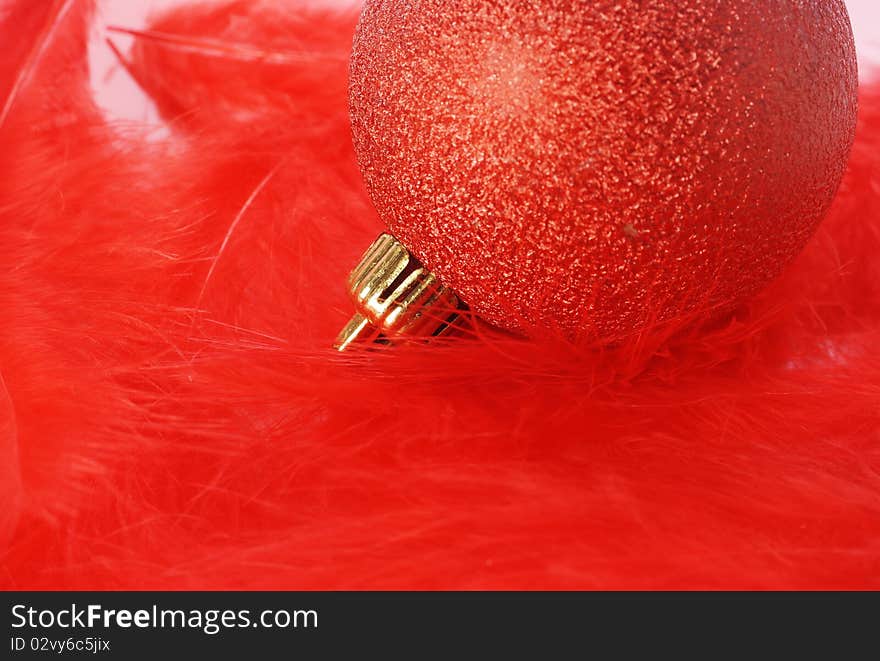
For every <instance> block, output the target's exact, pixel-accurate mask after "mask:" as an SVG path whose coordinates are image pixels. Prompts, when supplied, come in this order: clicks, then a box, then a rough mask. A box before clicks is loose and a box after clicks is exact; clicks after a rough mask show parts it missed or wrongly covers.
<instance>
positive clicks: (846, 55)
mask: <svg viewBox="0 0 880 661" xmlns="http://www.w3.org/2000/svg"><path fill="white" fill-rule="evenodd" d="M856 90H857V71H856V58H855V47H854V44H853V37H852V31H851V28H850V24H849V19H848V16H847V13H846V10H845V8H844V4H843V2H841V1H839V0H654V1H652V2H639V1H636V0H623V1H620V0H614V1H613V2H612V1H611V0H533V1H531V2H522V1H519V0H459V1H458V2H448V1H446V0H419V1H417V2H414V1H412V0H382V1H378V0H367V2H366V6H365V8H364V12H363V15H362V17H361V21H360V25H359V28H358V31H357V36H356V38H355V45H354V52H353V55H352V61H351V115H352V124H353V130H354V142H355V147H356V150H357V155H358V159H359V162H360V164H361V167H362V170H363V173H364V176H365V179H366V182H367V185H368V187H369V190H370V193H371V195H372V198H373V201H374V202H375V204H376V207H377V209H378V211H379V214H380V215H381V217H382V218H383V220H384V221H385V222H386V223H387V224H388V226H389V228H390V230H391V232H392V233H393V234H394V235H395V236H397V237H398V238H399V239H400V240H401V241H403V242H404V243H405V244H406V245H407V246H408V247H409V248H410V249H411V250H412V251H413V252H414V253H415V254H416V255H417V256H418V257H419V258H420V259H421V260H422V261H423V262H424V263H425V264H426V265H427V266H428V267H429V268H430V269H432V270H434V271H435V272H436V273H437V274H438V275H439V276H440V278H441V279H442V280H443V281H444V282H445V283H446V284H448V285H450V286H451V287H453V288H454V289H455V290H456V291H458V292H459V294H460V295H461V296H462V298H463V299H464V300H465V301H466V302H467V303H468V304H469V305H470V306H471V307H472V308H473V309H474V310H475V311H476V312H477V313H479V314H480V315H482V316H483V317H484V318H486V319H487V320H489V321H491V322H494V323H495V324H498V325H500V326H504V327H507V328H512V329H520V330H527V331H528V330H531V331H540V330H542V329H544V330H547V329H550V330H561V331H563V332H564V333H565V334H567V335H568V336H570V337H575V336H577V337H591V338H597V337H601V338H613V337H620V336H622V335H625V334H627V333H629V332H631V331H633V330H634V329H638V328H640V327H643V326H644V325H645V324H648V323H650V322H652V321H657V320H664V319H670V318H672V317H676V316H678V315H682V314H684V313H687V312H692V311H707V310H717V309H719V308H724V307H727V306H729V305H731V304H733V303H735V302H737V301H741V300H742V299H743V298H744V297H746V296H748V295H750V294H752V293H754V292H755V291H756V290H758V289H759V288H760V287H761V286H763V285H764V284H766V283H767V282H768V281H769V280H771V279H772V278H773V277H775V276H776V275H777V274H778V273H779V272H780V271H781V269H782V267H783V266H784V265H785V264H786V263H787V262H788V261H790V260H791V259H792V258H793V257H794V256H795V255H796V254H797V253H798V252H799V251H800V250H801V249H802V248H803V246H804V244H805V243H806V242H807V240H808V239H809V238H810V236H811V235H812V234H813V231H814V230H815V229H816V226H817V224H818V223H819V222H820V221H821V219H822V217H823V215H824V214H825V212H826V210H827V209H828V206H829V204H830V202H831V200H832V198H833V196H834V194H835V192H836V190H837V187H838V185H839V183H840V180H841V177H842V175H843V172H844V168H845V166H846V162H847V158H848V154H849V150H850V147H851V144H852V141H853V135H854V130H855V119H856Z"/></svg>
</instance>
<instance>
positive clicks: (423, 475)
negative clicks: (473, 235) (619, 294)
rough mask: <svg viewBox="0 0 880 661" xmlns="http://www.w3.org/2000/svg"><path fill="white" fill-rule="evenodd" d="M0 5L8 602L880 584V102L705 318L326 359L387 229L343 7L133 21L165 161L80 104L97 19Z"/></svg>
mask: <svg viewBox="0 0 880 661" xmlns="http://www.w3.org/2000/svg"><path fill="white" fill-rule="evenodd" d="M0 17H2V19H0V43H2V44H3V49H4V57H3V58H0V109H2V110H0V172H2V173H3V174H2V177H0V263H2V265H3V268H2V269H0V315H2V323H0V376H2V382H0V499H2V502H3V503H4V504H5V506H4V507H3V509H2V510H0V584H2V585H3V586H5V587H10V588H84V589H89V588H157V589H163V588H165V589H173V588H301V589H303V588H331V589H332V588H356V589H357V588H712V587H724V588H849V587H859V588H865V587H873V588H877V587H880V579H878V577H880V261H878V259H877V255H878V254H880V172H878V164H877V158H876V155H877V154H878V153H880V87H878V86H872V85H867V86H864V87H863V89H862V92H861V117H860V125H859V131H858V137H857V143H856V146H855V151H854V154H853V158H852V163H851V166H850V170H849V173H848V175H847V178H846V180H845V182H844V185H843V189H842V191H841V193H840V195H839V198H838V200H837V202H836V204H835V207H834V210H833V212H832V215H831V217H830V218H829V219H828V220H827V221H826V222H825V224H824V225H823V227H822V229H821V231H820V233H819V235H818V236H817V237H816V238H815V240H814V241H813V242H812V243H811V245H810V246H809V248H808V250H807V252H806V253H805V254H803V255H802V257H801V258H800V259H799V260H798V261H797V262H796V263H795V264H794V265H793V266H792V267H791V268H789V269H788V271H787V272H786V274H785V275H784V277H783V278H782V279H780V280H779V281H778V282H776V283H775V284H774V285H773V286H772V287H771V288H770V289H769V290H767V291H766V292H765V293H764V294H762V295H761V296H760V297H759V298H757V299H756V300H754V301H753V302H752V303H751V304H749V305H748V306H747V307H745V308H743V309H741V310H739V311H738V312H737V314H736V315H735V316H734V317H733V318H730V319H728V320H726V321H725V322H724V323H721V324H719V325H718V326H716V327H714V328H711V329H703V330H700V331H687V330H684V331H683V330H682V329H681V328H677V327H676V328H659V329H657V328H655V329H651V330H650V332H646V333H645V334H643V335H641V336H639V337H636V338H632V339H631V340H630V341H628V342H627V344H625V345H623V346H617V347H612V348H608V347H606V348H601V347H578V346H572V345H568V344H565V343H562V342H553V341H551V340H539V341H524V340H518V339H515V338H510V337H506V336H501V335H498V334H494V333H492V332H489V331H483V330H480V331H478V332H477V333H476V334H475V336H473V337H464V338H458V339H457V340H455V341H450V342H447V343H435V344H433V345H427V346H422V345H418V346H398V347H393V348H391V349H387V350H382V351H376V352H362V353H354V354H351V355H342V356H340V355H337V354H336V353H334V351H333V350H332V349H331V348H330V345H331V343H332V341H333V338H334V336H335V333H336V331H337V330H339V328H340V327H341V326H342V325H343V324H344V322H345V321H346V318H347V316H348V314H349V312H350V306H349V304H348V302H347V299H346V294H345V290H344V279H345V276H346V274H347V272H348V270H349V269H350V268H351V267H352V266H353V265H354V264H355V263H356V261H357V259H358V257H359V256H360V253H361V252H362V251H363V250H364V249H365V247H366V246H367V245H368V244H369V243H370V241H371V240H372V239H373V238H374V237H375V235H376V234H377V233H378V232H379V231H380V229H381V227H380V224H379V222H378V220H377V218H376V217H375V213H374V212H373V210H372V208H371V206H370V204H369V202H368V200H367V198H366V196H365V193H364V190H363V185H362V182H361V178H360V175H359V173H358V170H357V167H356V164H355V162H354V158H353V155H352V149H351V144H350V133H349V127H348V115H347V106H346V85H347V81H346V78H347V56H348V51H349V48H350V39H351V33H352V30H353V27H354V24H355V20H356V10H355V8H347V9H344V10H330V9H320V8H316V7H314V6H312V5H310V4H303V3H300V4H298V5H294V6H292V7H290V6H288V7H285V8H281V7H279V6H278V3H269V2H245V1H244V0H238V1H236V2H231V3H226V4H221V5H210V6H202V5H197V6H192V7H184V8H180V9H176V10H174V11H172V12H170V13H167V14H165V15H163V16H161V17H158V18H156V19H155V20H154V21H153V22H152V24H151V25H150V26H149V28H147V29H146V30H140V31H136V32H134V33H133V34H134V43H135V46H134V48H133V49H132V50H131V51H130V52H123V51H122V50H121V49H119V48H117V53H118V55H119V57H120V60H121V61H120V66H124V67H125V68H126V70H127V72H128V73H129V74H130V75H131V76H132V77H133V78H134V79H135V80H136V81H137V82H138V84H139V85H140V86H141V87H142V88H143V90H144V91H145V92H146V93H147V94H148V95H149V96H150V97H151V98H152V99H153V101H154V102H155V104H156V106H157V108H158V109H159V110H160V112H161V114H162V116H163V118H164V120H165V121H166V123H167V126H168V127H169V128H168V135H167V136H166V137H162V138H161V139H160V138H156V136H155V135H154V133H155V132H152V133H151V129H149V128H147V127H138V126H132V125H122V124H120V123H118V122H113V121H111V120H109V119H108V118H107V116H106V113H104V112H103V111H102V110H101V109H100V108H99V107H97V105H96V104H95V101H94V99H93V95H92V92H91V88H90V85H89V71H88V65H87V48H88V43H89V41H88V35H89V31H88V30H89V26H90V25H91V21H92V14H91V10H90V7H89V6H88V3H86V2H82V1H78V0H59V1H57V2H32V1H31V0H20V1H16V2H9V1H8V0H7V1H6V2H5V3H4V2H0ZM129 34H132V33H131V32H129ZM120 36H121V33H120V31H119V30H111V31H109V32H108V34H107V35H106V37H107V38H108V39H110V41H111V42H112V43H114V44H115V43H116V42H117V40H118V39H119V38H120Z"/></svg>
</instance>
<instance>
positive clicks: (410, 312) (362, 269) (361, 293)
mask: <svg viewBox="0 0 880 661" xmlns="http://www.w3.org/2000/svg"><path fill="white" fill-rule="evenodd" d="M348 289H349V294H350V296H351V299H352V302H353V303H354V304H355V308H356V310H357V312H356V314H355V315H354V317H352V318H351V320H350V321H349V322H348V324H347V325H346V326H345V328H343V329H342V332H341V333H340V334H339V336H338V337H337V338H336V342H335V343H334V345H333V346H334V348H335V349H337V350H338V351H346V350H347V349H349V348H351V347H352V346H353V345H355V344H364V343H381V344H388V343H390V342H391V341H393V340H397V339H402V338H430V337H437V336H439V335H443V334H445V333H447V332H448V331H449V330H450V329H451V327H452V325H453V324H454V323H455V321H456V320H457V319H458V317H459V315H460V313H461V311H462V310H463V308H464V306H463V305H462V303H461V301H460V300H459V298H458V296H457V295H456V294H455V292H453V291H452V290H451V289H450V288H449V287H446V286H445V285H443V284H442V283H441V282H440V280H439V279H438V278H437V276H435V275H434V274H433V273H431V272H430V271H429V270H428V269H426V268H425V267H424V266H423V265H422V263H421V262H419V260H417V259H416V258H415V257H413V255H412V254H411V253H410V252H409V250H407V249H406V246H404V245H403V244H402V243H401V242H400V241H398V240H397V239H395V238H394V237H393V236H391V235H390V234H382V235H381V236H379V238H378V239H376V241H375V242H374V243H373V245H372V246H370V248H369V249H368V250H367V252H366V253H364V256H363V258H361V262H360V264H358V265H357V267H356V268H355V269H354V270H353V271H352V272H351V275H350V276H349V278H348Z"/></svg>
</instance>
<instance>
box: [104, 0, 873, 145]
mask: <svg viewBox="0 0 880 661" xmlns="http://www.w3.org/2000/svg"><path fill="white" fill-rule="evenodd" d="M205 1H207V2H210V1H211V0H202V2H205ZM220 1H222V0H220ZM254 1H255V2H256V1H260V0H254ZM262 1H264V2H265V1H269V0H262ZM271 1H274V2H282V1H285V0H271ZM295 1H301V0H291V4H293V3H294V2H295ZM313 1H315V2H316V3H317V2H324V3H325V4H331V5H351V4H353V3H354V2H357V0H313ZM183 2H186V0H99V8H100V11H99V20H98V24H97V26H96V28H95V32H96V33H95V39H93V44H92V52H91V67H92V86H93V89H94V91H95V98H96V99H97V101H98V103H99V105H100V106H101V107H102V108H103V109H104V110H105V111H106V112H107V114H108V116H109V117H112V118H114V119H119V120H128V121H134V122H138V123H148V124H153V125H156V127H157V129H159V131H160V133H161V124H160V122H159V120H158V117H157V115H156V112H155V109H154V108H153V107H152V106H151V104H150V103H149V102H148V101H147V100H146V99H145V98H144V97H143V95H142V94H141V93H140V90H139V89H138V87H137V86H136V85H135V84H134V83H133V82H132V80H131V79H130V78H129V77H128V75H127V74H126V73H125V71H124V70H123V69H122V68H121V67H120V66H119V65H118V63H117V62H116V60H115V58H114V57H113V55H112V53H111V52H110V50H109V48H108V47H107V45H106V43H105V41H104V38H105V37H106V36H108V35H107V34H106V32H105V28H106V26H108V25H117V26H124V27H129V28H138V27H143V26H144V24H145V21H146V17H147V15H148V14H149V13H150V12H151V11H161V9H162V8H163V7H167V6H169V5H171V4H183ZM846 4H847V7H848V8H849V12H850V17H851V18H852V23H853V29H854V30H855V34H856V43H857V46H858V48H859V60H860V67H861V73H862V77H863V78H865V77H868V76H871V77H873V76H874V75H875V71H874V68H875V67H876V66H877V65H878V64H880V0H847V3H846ZM112 38H113V40H114V41H115V42H116V43H117V45H118V46H119V47H120V48H121V50H122V51H123V52H125V51H126V50H127V49H128V48H129V46H130V38H125V37H122V36H121V35H119V34H113V35H112ZM157 135H158V134H157Z"/></svg>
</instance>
